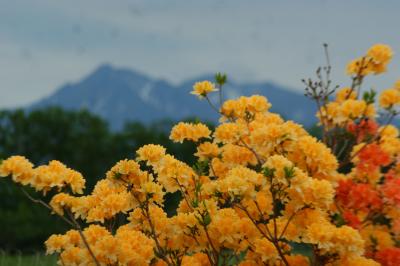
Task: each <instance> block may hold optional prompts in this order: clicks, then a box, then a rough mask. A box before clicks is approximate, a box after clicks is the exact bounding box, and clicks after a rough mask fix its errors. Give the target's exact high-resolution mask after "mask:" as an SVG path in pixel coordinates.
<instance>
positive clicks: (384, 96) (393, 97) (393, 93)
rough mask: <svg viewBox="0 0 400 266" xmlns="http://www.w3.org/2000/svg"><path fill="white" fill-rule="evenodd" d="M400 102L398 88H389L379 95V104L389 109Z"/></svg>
mask: <svg viewBox="0 0 400 266" xmlns="http://www.w3.org/2000/svg"><path fill="white" fill-rule="evenodd" d="M399 104H400V91H399V90H396V89H387V90H384V91H382V92H381V94H380V96H379V105H380V106H381V107H382V108H385V109H388V108H391V107H393V106H397V105H399Z"/></svg>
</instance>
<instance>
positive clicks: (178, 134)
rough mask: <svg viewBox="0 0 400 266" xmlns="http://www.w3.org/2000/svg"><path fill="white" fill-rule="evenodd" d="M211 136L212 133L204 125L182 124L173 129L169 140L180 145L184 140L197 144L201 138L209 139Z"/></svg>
mask: <svg viewBox="0 0 400 266" xmlns="http://www.w3.org/2000/svg"><path fill="white" fill-rule="evenodd" d="M210 134H211V131H210V130H209V129H208V127H207V126H206V125H204V124H201V123H198V124H193V123H185V122H180V123H179V124H177V125H175V126H174V127H173V128H172V130H171V134H170V136H169V138H170V139H171V140H173V141H174V142H180V143H182V142H183V141H184V140H191V141H195V142H197V141H198V140H200V139H201V138H209V137H210Z"/></svg>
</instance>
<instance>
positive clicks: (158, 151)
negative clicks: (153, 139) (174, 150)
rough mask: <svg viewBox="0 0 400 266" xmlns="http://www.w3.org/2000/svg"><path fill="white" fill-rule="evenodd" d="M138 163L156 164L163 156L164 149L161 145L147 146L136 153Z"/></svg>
mask: <svg viewBox="0 0 400 266" xmlns="http://www.w3.org/2000/svg"><path fill="white" fill-rule="evenodd" d="M136 153H137V155H138V158H137V159H138V161H148V162H149V163H150V164H152V163H156V162H158V161H159V160H161V158H162V157H163V156H164V155H165V148H164V147H163V146H161V145H155V144H147V145H144V146H143V147H141V148H140V149H138V150H137V151H136Z"/></svg>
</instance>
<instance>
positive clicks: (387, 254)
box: [375, 248, 400, 266]
mask: <svg viewBox="0 0 400 266" xmlns="http://www.w3.org/2000/svg"><path fill="white" fill-rule="evenodd" d="M375 259H376V260H377V261H378V262H379V263H381V264H382V266H398V265H400V248H386V249H383V250H380V251H378V252H376V254H375Z"/></svg>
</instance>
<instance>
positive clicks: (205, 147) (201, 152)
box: [194, 141, 219, 161]
mask: <svg viewBox="0 0 400 266" xmlns="http://www.w3.org/2000/svg"><path fill="white" fill-rule="evenodd" d="M194 155H195V156H197V157H199V160H201V161H204V160H206V159H211V158H214V157H217V156H218V155H219V148H218V146H217V145H216V144H215V143H211V142H209V141H207V142H203V143H202V144H200V145H199V146H197V152H196V153H195V154H194Z"/></svg>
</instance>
